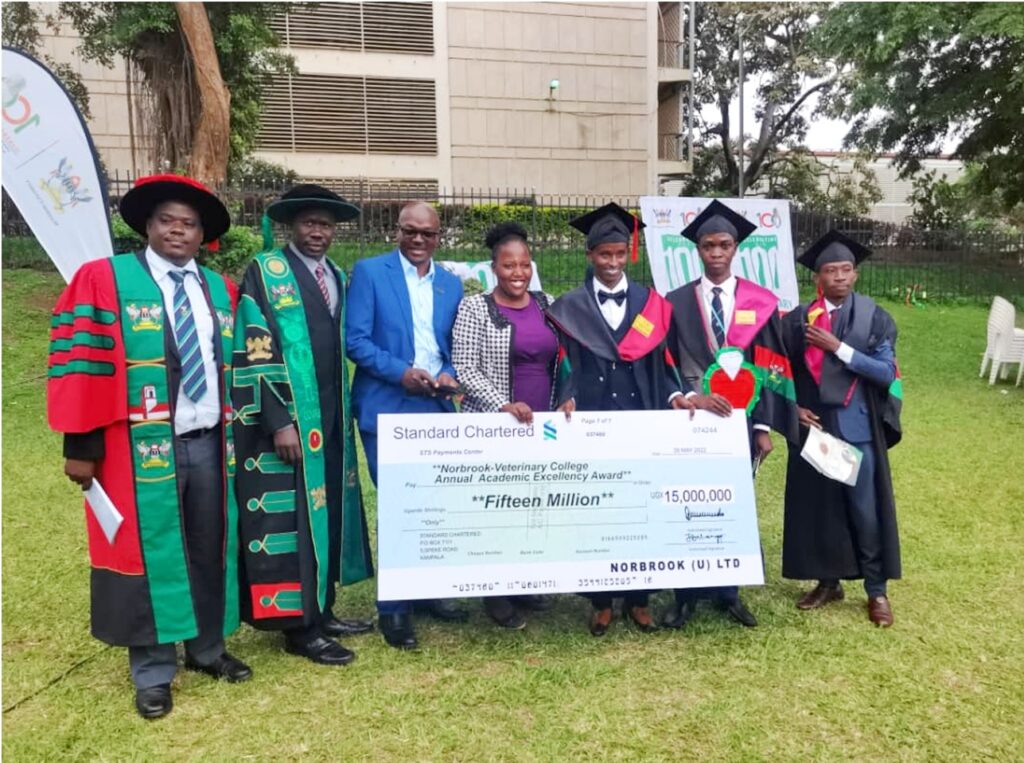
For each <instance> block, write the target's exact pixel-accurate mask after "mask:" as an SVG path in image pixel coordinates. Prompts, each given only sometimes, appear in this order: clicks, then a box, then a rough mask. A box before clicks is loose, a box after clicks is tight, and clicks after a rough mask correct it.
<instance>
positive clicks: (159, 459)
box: [135, 440, 171, 469]
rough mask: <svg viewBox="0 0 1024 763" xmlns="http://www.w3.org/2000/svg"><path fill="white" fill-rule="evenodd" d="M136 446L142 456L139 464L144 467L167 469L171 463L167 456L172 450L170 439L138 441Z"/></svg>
mask: <svg viewBox="0 0 1024 763" xmlns="http://www.w3.org/2000/svg"><path fill="white" fill-rule="evenodd" d="M135 448H136V450H138V451H139V455H140V456H142V459H141V461H140V462H139V466H140V467H142V468H143V469H166V468H167V467H168V466H170V464H171V462H170V460H169V459H168V458H167V456H168V455H169V454H170V452H171V441H170V440H161V441H160V442H151V443H149V442H139V443H136V445H135Z"/></svg>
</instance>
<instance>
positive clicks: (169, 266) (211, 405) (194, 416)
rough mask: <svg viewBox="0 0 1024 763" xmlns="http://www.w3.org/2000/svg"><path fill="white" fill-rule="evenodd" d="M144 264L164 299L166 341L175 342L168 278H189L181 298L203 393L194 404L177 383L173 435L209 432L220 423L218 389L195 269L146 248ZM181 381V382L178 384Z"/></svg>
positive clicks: (209, 324)
mask: <svg viewBox="0 0 1024 763" xmlns="http://www.w3.org/2000/svg"><path fill="white" fill-rule="evenodd" d="M146 264H147V265H149V272H150V273H152V275H153V280H154V281H156V285H157V286H159V287H160V292H161V293H162V294H163V296H164V315H166V316H167V324H166V326H167V328H166V329H165V330H166V331H169V332H170V340H171V341H172V342H175V341H176V339H175V336H174V326H175V323H174V321H175V316H174V288H175V285H176V284H175V282H174V279H173V278H171V276H170V272H171V271H172V270H184V271H186V272H187V273H190V275H188V276H186V277H185V281H184V283H185V294H187V295H188V301H189V303H190V304H191V305H192V318H193V320H194V321H195V323H196V335H197V336H198V337H199V353H200V355H201V356H202V358H203V374H204V375H205V376H206V392H205V393H204V394H203V396H202V397H201V398H199V401H198V402H194V401H193V400H191V399H190V398H189V396H188V395H186V394H185V389H184V387H183V385H182V383H181V381H179V383H178V400H177V404H176V405H175V408H174V433H175V434H179V435H180V434H185V433H186V432H191V431H193V430H195V429H209V428H210V427H215V426H217V425H218V424H219V423H220V420H221V416H222V413H221V402H220V400H219V399H218V396H217V392H218V390H219V389H220V384H219V383H218V381H219V376H220V374H219V371H218V370H217V361H216V356H215V355H214V350H213V341H214V336H213V332H214V321H213V315H212V314H211V313H210V306H209V303H208V302H207V301H206V294H205V293H204V292H203V287H202V285H201V284H200V282H199V266H198V265H196V261H195V260H189V263H188V264H187V265H186V266H185V267H183V268H179V267H178V266H177V265H175V264H174V263H173V262H171V261H170V260H166V259H164V258H163V257H161V256H160V255H159V254H157V253H156V252H155V251H153V249H152V248H151V247H146ZM182 381H184V380H182Z"/></svg>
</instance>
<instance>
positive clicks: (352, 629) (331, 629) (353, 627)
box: [320, 616, 373, 638]
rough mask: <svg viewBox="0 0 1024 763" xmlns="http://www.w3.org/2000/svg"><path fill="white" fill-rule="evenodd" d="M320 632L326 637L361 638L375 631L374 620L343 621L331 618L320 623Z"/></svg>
mask: <svg viewBox="0 0 1024 763" xmlns="http://www.w3.org/2000/svg"><path fill="white" fill-rule="evenodd" d="M320 630H322V631H323V632H324V635H325V636H331V637H333V638H338V637H339V636H361V635H363V634H364V633H369V632H370V631H372V630H373V620H356V619H347V618H345V619H342V618H339V617H333V616H331V617H329V618H327V619H326V620H324V621H323V622H322V623H320Z"/></svg>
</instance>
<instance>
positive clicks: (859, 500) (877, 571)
mask: <svg viewBox="0 0 1024 763" xmlns="http://www.w3.org/2000/svg"><path fill="white" fill-rule="evenodd" d="M856 445H857V447H858V448H860V449H861V451H862V452H863V453H864V459H863V460H862V461H861V462H860V473H859V474H858V475H857V484H856V485H854V486H853V487H849V486H848V485H844V486H843V492H844V493H845V494H846V508H847V512H848V514H847V516H848V517H849V519H850V524H851V525H853V534H854V541H855V542H856V545H857V558H858V560H859V561H860V570H861V573H862V574H863V575H864V591H865V592H866V593H867V595H868V596H869V597H872V598H874V597H876V596H885V592H886V579H885V576H884V575H883V574H882V538H881V530H880V528H879V524H878V497H877V495H876V493H875V448H874V446H873V445H872V444H871V443H870V442H862V443H861V442H859V443H857V444H856ZM821 583H822V584H823V585H831V586H835V585H838V584H839V581H838V580H834V579H833V580H822V581H821Z"/></svg>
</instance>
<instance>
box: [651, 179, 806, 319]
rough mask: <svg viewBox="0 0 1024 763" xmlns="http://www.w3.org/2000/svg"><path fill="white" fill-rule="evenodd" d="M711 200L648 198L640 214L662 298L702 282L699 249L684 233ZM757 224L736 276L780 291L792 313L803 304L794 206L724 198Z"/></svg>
mask: <svg viewBox="0 0 1024 763" xmlns="http://www.w3.org/2000/svg"><path fill="white" fill-rule="evenodd" d="M710 201H711V199H697V198H692V197H682V196H642V197H641V198H640V214H641V217H642V219H643V221H644V223H645V224H646V225H647V227H646V228H645V229H644V236H645V238H644V241H645V242H646V244H647V258H648V260H649V261H650V263H651V277H652V278H653V279H654V288H655V289H657V290H658V292H659V293H660V294H663V295H664V294H666V293H667V292H670V291H672V290H673V289H678V288H679V287H680V286H682V285H683V284H685V283H688V282H689V281H693V280H695V279H697V278H700V275H701V273H702V272H703V268H702V266H701V262H700V257H699V256H698V255H697V245H696V244H694V243H693V242H692V241H690V240H689V239H686V238H683V236H682V230H683V228H685V227H686V226H687V225H689V224H690V222H691V221H692V220H693V218H695V217H696V216H697V215H699V214H700V213H701V211H702V210H703V209H704V207H706V206H707V205H708V204H709V203H710ZM719 201H720V202H722V203H723V204H726V205H728V206H729V208H730V209H732V210H734V211H735V212H737V213H739V214H741V215H743V216H744V217H746V218H747V219H748V220H750V221H751V222H753V223H756V224H757V230H755V231H754V232H753V233H751V234H750V235H749V236H748V237H747V238H746V240H744V241H743V243H741V244H740V246H739V250H738V251H737V252H736V258H735V259H734V260H733V261H732V272H733V273H734V274H735V275H737V276H739V277H740V278H746V279H747V280H749V281H753V282H754V283H757V284H760V285H761V286H763V287H765V288H766V289H770V290H771V291H773V292H775V295H776V296H777V297H778V298H779V310H781V311H783V312H789V311H790V310H792V309H793V308H794V307H796V306H797V305H798V304H799V302H800V298H799V294H798V290H797V283H796V263H795V261H794V258H793V233H792V230H791V229H790V225H789V202H788V201H781V200H777V199H719Z"/></svg>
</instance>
